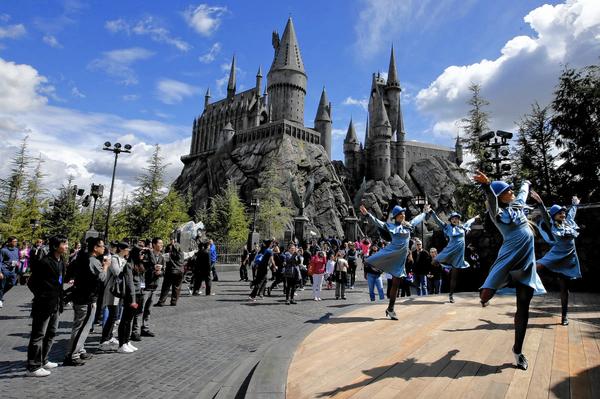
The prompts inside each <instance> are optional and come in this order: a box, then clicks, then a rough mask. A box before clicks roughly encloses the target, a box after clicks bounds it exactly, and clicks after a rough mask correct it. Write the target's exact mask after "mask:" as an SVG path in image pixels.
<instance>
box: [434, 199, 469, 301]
mask: <svg viewBox="0 0 600 399" xmlns="http://www.w3.org/2000/svg"><path fill="white" fill-rule="evenodd" d="M429 217H431V218H433V221H434V222H435V223H436V224H437V225H438V226H439V227H440V228H441V229H442V231H443V232H444V235H445V236H446V237H447V238H448V245H446V247H445V248H444V249H443V250H442V252H440V253H439V254H438V255H437V256H436V257H435V259H434V260H433V261H434V262H437V263H439V264H441V265H442V266H444V267H450V268H452V271H451V272H450V293H449V295H448V300H449V301H450V303H454V290H455V289H456V281H457V278H458V271H459V269H464V268H467V267H469V264H468V263H467V262H466V261H465V236H466V234H467V233H468V232H469V231H471V225H472V224H473V223H475V220H477V218H478V217H479V215H477V216H476V217H474V218H471V219H469V220H467V221H466V222H465V224H460V218H461V214H460V213H458V212H452V213H451V214H450V216H449V217H448V221H449V223H444V222H443V221H442V220H441V219H440V218H439V216H438V215H437V214H436V213H435V211H431V212H430V213H429V216H428V218H429Z"/></svg>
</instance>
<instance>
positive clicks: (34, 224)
mask: <svg viewBox="0 0 600 399" xmlns="http://www.w3.org/2000/svg"><path fill="white" fill-rule="evenodd" d="M29 226H31V242H32V243H33V239H34V238H35V231H36V230H37V228H38V227H40V220H39V219H29Z"/></svg>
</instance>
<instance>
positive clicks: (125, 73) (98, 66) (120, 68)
mask: <svg viewBox="0 0 600 399" xmlns="http://www.w3.org/2000/svg"><path fill="white" fill-rule="evenodd" d="M153 55H154V53H153V52H152V51H149V50H146V49H143V48H140V47H132V48H126V49H120V50H112V51H106V52H104V53H102V57H101V58H97V59H95V60H93V61H92V62H91V63H90V64H89V65H88V67H89V68H90V69H92V70H101V71H104V72H106V73H107V74H108V75H110V76H112V77H115V78H118V79H120V83H123V84H125V85H132V84H137V83H138V79H137V75H136V73H135V71H134V70H133V68H132V67H131V65H132V64H133V63H134V62H137V61H142V60H146V59H148V58H150V57H152V56H153Z"/></svg>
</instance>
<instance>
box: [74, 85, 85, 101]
mask: <svg viewBox="0 0 600 399" xmlns="http://www.w3.org/2000/svg"><path fill="white" fill-rule="evenodd" d="M71 94H72V95H73V97H79V98H85V97H86V95H85V94H83V93H82V92H81V91H80V90H79V89H78V88H77V87H75V86H73V87H72V88H71Z"/></svg>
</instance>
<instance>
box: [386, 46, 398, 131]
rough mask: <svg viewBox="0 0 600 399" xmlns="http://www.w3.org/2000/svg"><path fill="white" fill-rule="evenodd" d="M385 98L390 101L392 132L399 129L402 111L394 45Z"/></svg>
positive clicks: (389, 114)
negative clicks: (399, 114)
mask: <svg viewBox="0 0 600 399" xmlns="http://www.w3.org/2000/svg"><path fill="white" fill-rule="evenodd" d="M384 90H385V98H386V100H387V103H388V118H389V120H390V123H391V125H392V132H395V131H397V130H398V113H399V112H400V91H401V89H400V81H399V80H398V72H397V70H396V56H395V55H394V46H392V52H391V54H390V66H389V69H388V78H387V84H386V86H385V89H384Z"/></svg>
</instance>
